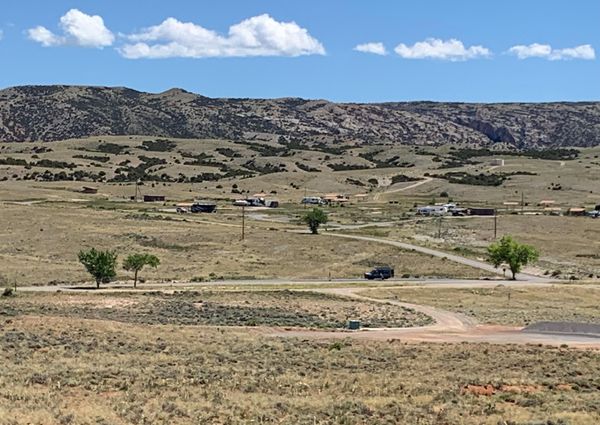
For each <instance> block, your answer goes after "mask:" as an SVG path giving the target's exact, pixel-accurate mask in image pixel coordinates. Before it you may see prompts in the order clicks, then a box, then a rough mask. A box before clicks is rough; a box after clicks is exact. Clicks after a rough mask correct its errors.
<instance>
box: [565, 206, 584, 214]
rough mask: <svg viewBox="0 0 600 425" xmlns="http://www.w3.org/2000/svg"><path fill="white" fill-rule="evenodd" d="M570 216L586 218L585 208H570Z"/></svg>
mask: <svg viewBox="0 0 600 425" xmlns="http://www.w3.org/2000/svg"><path fill="white" fill-rule="evenodd" d="M567 214H568V215H571V216H584V215H585V208H578V207H576V208H569V210H568V211H567Z"/></svg>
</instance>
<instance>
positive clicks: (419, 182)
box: [373, 177, 433, 201]
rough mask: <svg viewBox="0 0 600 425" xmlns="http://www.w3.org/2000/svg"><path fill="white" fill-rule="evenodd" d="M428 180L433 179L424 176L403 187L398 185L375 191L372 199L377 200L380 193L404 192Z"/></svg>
mask: <svg viewBox="0 0 600 425" xmlns="http://www.w3.org/2000/svg"><path fill="white" fill-rule="evenodd" d="M430 181H433V179H432V178H431V177H425V178H424V179H423V180H420V181H418V182H416V183H413V184H410V185H408V186H404V187H398V188H394V189H388V190H385V191H383V192H377V193H376V194H375V195H374V196H373V200H374V201H378V200H379V198H380V197H381V195H388V194H390V193H397V192H404V191H405V190H410V189H414V188H415V187H419V186H421V185H423V184H425V183H429V182H430Z"/></svg>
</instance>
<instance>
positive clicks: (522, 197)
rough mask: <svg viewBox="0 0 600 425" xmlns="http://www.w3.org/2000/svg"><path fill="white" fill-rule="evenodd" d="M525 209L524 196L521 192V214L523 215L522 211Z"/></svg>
mask: <svg viewBox="0 0 600 425" xmlns="http://www.w3.org/2000/svg"><path fill="white" fill-rule="evenodd" d="M524 208H525V195H524V194H523V191H521V214H523V209H524Z"/></svg>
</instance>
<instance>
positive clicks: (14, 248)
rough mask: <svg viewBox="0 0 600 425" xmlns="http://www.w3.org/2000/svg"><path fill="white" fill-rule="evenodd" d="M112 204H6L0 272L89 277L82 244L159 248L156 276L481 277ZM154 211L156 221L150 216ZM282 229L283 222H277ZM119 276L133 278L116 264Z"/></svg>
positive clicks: (368, 249)
mask: <svg viewBox="0 0 600 425" xmlns="http://www.w3.org/2000/svg"><path fill="white" fill-rule="evenodd" d="M116 207H119V206H118V205H117V206H115V205H113V204H107V205H104V204H101V205H96V206H94V205H92V206H86V205H85V204H77V203H58V204H57V203H42V204H34V205H15V204H4V205H3V206H2V208H3V209H2V221H3V228H2V229H0V260H1V261H2V263H3V268H2V271H1V273H2V274H4V275H5V277H6V278H7V279H8V280H9V282H12V281H13V280H15V279H16V281H17V283H18V284H20V285H27V284H48V283H50V282H81V281H86V280H87V281H89V280H90V278H89V276H87V275H86V273H85V270H84V268H83V267H82V266H81V265H80V264H79V263H78V262H77V253H78V251H79V250H81V249H85V248H90V247H97V248H102V249H115V250H117V252H118V253H119V254H120V255H121V258H123V256H124V255H126V254H129V253H132V252H139V251H141V252H151V253H153V254H156V255H157V256H158V257H159V258H160V260H161V265H160V266H159V268H158V269H157V270H153V269H148V270H144V271H143V272H142V274H141V276H142V277H143V278H145V279H149V280H154V281H156V280H160V281H170V280H190V279H193V278H197V279H200V278H201V279H205V280H206V279H213V280H214V279H218V278H233V279H235V278H269V277H276V278H309V277H312V278H321V279H325V278H327V277H328V276H329V273H331V276H332V277H333V278H337V277H356V278H360V276H361V275H362V273H364V272H365V271H367V270H368V269H369V268H370V267H372V266H373V265H375V264H377V263H384V264H385V263H390V264H393V265H394V266H395V267H396V272H397V273H398V274H399V275H401V274H403V273H409V274H411V275H421V276H422V275H430V276H472V277H477V276H480V271H479V270H476V269H471V268H469V267H465V266H460V265H456V264H453V263H450V262H448V261H443V260H440V259H434V258H429V257H428V256H423V255H420V254H417V253H413V252H407V251H402V250H399V249H397V248H394V247H389V246H385V245H379V244H375V243H365V242H361V241H343V242H341V241H340V240H338V239H337V238H332V237H327V236H326V235H317V236H314V235H308V234H295V233H287V232H283V231H282V230H280V228H279V227H277V226H276V227H273V225H271V224H263V223H250V224H249V225H248V228H247V229H246V239H245V240H244V241H243V242H241V241H240V227H239V226H240V217H239V215H238V214H237V212H230V213H227V212H221V213H217V214H204V215H203V214H200V215H195V214H194V215H186V216H177V215H175V214H168V213H153V214H145V212H144V211H140V210H128V209H117V210H111V209H102V208H116ZM152 218H153V219H152ZM278 229H279V230H278ZM119 276H120V278H122V279H128V278H129V276H128V275H127V274H126V273H125V272H124V271H122V270H120V271H119Z"/></svg>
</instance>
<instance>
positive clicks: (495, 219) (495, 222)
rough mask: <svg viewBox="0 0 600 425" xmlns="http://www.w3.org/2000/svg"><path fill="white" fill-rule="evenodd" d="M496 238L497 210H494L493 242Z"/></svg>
mask: <svg viewBox="0 0 600 425" xmlns="http://www.w3.org/2000/svg"><path fill="white" fill-rule="evenodd" d="M497 236H498V210H497V209H494V240H496V237H497Z"/></svg>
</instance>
